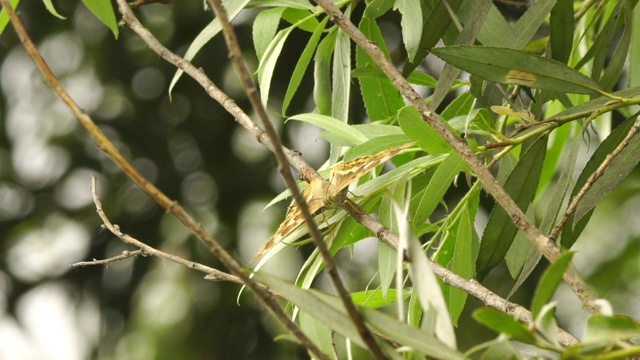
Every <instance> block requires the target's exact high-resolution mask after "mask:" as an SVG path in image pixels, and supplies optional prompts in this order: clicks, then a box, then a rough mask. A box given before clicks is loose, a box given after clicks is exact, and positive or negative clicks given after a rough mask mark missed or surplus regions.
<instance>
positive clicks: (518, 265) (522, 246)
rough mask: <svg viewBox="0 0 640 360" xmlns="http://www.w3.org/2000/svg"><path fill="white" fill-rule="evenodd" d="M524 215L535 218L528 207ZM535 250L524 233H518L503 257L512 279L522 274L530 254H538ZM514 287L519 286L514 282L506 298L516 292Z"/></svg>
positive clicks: (531, 209)
mask: <svg viewBox="0 0 640 360" xmlns="http://www.w3.org/2000/svg"><path fill="white" fill-rule="evenodd" d="M526 215H527V217H528V218H529V219H534V218H535V210H534V207H533V206H529V208H528V209H527V212H526ZM537 249H538V248H537V247H536V246H535V245H534V244H533V243H532V242H531V240H529V238H528V237H527V235H526V234H525V233H523V232H522V231H518V233H517V234H516V237H515V238H514V239H513V242H512V243H511V246H510V247H509V251H507V254H506V255H505V257H504V261H505V263H506V264H507V268H508V269H509V275H511V277H512V278H514V279H515V278H518V275H519V274H521V273H522V270H523V268H524V265H525V264H526V263H527V260H529V258H530V257H531V256H532V255H531V254H532V253H533V254H538V252H536V250H537ZM536 258H537V256H536ZM532 260H533V259H532ZM537 263H538V261H537V260H536V264H537ZM516 285H517V286H518V287H519V286H520V284H518V283H517V281H516V284H515V285H514V286H513V288H512V290H511V292H510V293H509V296H507V298H510V297H511V295H512V294H513V292H514V291H515V290H517V288H516Z"/></svg>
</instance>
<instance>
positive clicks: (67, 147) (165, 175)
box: [0, 0, 640, 359]
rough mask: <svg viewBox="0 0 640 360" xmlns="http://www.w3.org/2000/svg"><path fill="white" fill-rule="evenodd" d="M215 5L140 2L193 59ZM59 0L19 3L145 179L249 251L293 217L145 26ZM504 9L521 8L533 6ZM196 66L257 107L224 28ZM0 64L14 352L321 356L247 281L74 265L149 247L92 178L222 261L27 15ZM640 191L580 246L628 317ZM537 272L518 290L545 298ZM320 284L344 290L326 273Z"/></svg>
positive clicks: (260, 157) (125, 265)
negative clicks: (61, 92) (47, 71)
mask: <svg viewBox="0 0 640 360" xmlns="http://www.w3.org/2000/svg"><path fill="white" fill-rule="evenodd" d="M202 6H203V4H202V2H201V1H180V2H177V1H176V2H174V3H173V4H169V5H151V6H146V7H143V8H142V9H139V10H137V11H136V12H137V14H138V16H139V17H140V19H141V21H142V22H143V24H145V25H146V26H148V27H149V29H150V30H151V31H152V32H153V33H154V34H155V35H156V36H157V37H158V38H159V40H160V41H162V42H163V43H164V44H165V45H166V46H167V47H168V48H169V49H172V50H173V51H175V52H177V53H179V54H183V53H184V52H185V51H186V49H187V47H188V46H189V44H190V42H191V41H192V40H193V39H194V38H195V36H196V35H197V34H198V33H199V32H200V30H201V29H202V28H203V27H204V26H206V24H207V23H208V22H209V21H210V20H211V17H212V15H211V13H210V12H204V11H203V8H202ZM56 7H57V9H58V11H59V12H60V13H61V14H62V15H64V16H66V17H67V19H66V20H60V19H57V18H55V17H53V16H52V15H51V14H50V13H48V12H47V11H46V9H45V8H44V6H43V4H42V3H41V2H40V1H23V2H22V3H21V4H20V7H19V13H20V16H21V18H22V20H23V21H24V22H25V24H26V26H27V29H28V31H29V33H30V35H31V36H32V38H33V40H34V42H35V43H36V44H37V45H38V47H39V49H40V51H41V52H42V54H43V56H44V57H45V59H46V60H47V61H48V63H49V65H50V67H51V68H52V70H53V71H54V73H55V74H57V75H58V76H59V78H60V79H61V81H62V83H63V85H64V86H65V87H66V89H67V90H68V91H69V92H70V93H71V95H72V96H73V97H74V99H75V100H76V101H77V102H78V103H79V104H80V105H81V106H82V107H83V108H84V109H85V110H86V111H87V112H88V113H89V114H90V115H91V116H92V117H93V118H94V119H95V120H96V121H97V123H98V124H99V126H100V127H101V129H102V130H103V131H104V132H105V133H106V134H107V136H108V137H109V138H110V139H111V141H113V142H114V143H115V144H116V146H117V147H118V148H119V149H120V151H121V152H123V154H125V156H126V157H127V158H128V159H129V160H130V161H131V162H132V164H133V165H134V166H135V167H136V168H137V169H138V170H139V171H141V172H142V174H144V175H145V176H146V177H147V178H148V179H149V180H150V181H152V182H153V183H155V184H156V185H157V186H158V187H159V188H160V189H161V190H162V191H164V192H165V193H166V194H167V195H168V196H169V197H170V198H172V199H175V200H178V201H179V202H180V203H181V204H183V205H184V206H185V208H186V209H187V210H188V211H189V212H190V213H191V214H193V215H194V217H195V218H196V219H197V220H198V221H200V222H201V223H202V224H203V225H204V226H205V228H206V229H207V230H208V231H210V232H211V233H213V234H214V236H215V238H216V239H217V240H218V241H220V242H221V243H222V244H223V245H224V246H225V247H226V248H227V249H229V251H230V252H232V253H233V254H235V255H237V256H238V257H239V258H240V259H242V260H243V261H245V262H248V260H249V259H251V257H252V256H253V254H254V253H255V250H256V249H257V248H258V247H259V246H260V244H261V243H262V242H263V241H265V240H266V239H267V238H268V237H269V235H270V234H271V232H272V231H273V230H274V228H275V227H277V224H278V223H279V221H280V219H281V218H282V216H283V214H284V211H285V205H284V204H280V206H277V207H271V208H269V209H267V210H265V211H263V209H264V206H265V205H266V204H267V203H268V202H269V201H270V199H271V198H273V196H275V195H276V194H277V193H279V192H280V191H281V190H282V189H283V185H282V181H281V180H280V179H279V175H278V174H277V172H276V171H275V169H274V161H273V159H272V158H271V157H270V155H269V154H268V153H267V151H266V150H265V149H264V148H263V147H261V146H260V145H258V144H257V143H256V142H255V139H254V138H253V137H252V136H251V135H249V134H248V133H247V132H245V131H244V130H243V129H241V128H240V127H239V126H237V125H236V124H235V122H234V120H233V118H232V117H231V116H230V115H228V114H227V113H226V112H224V111H223V110H222V108H221V107H220V106H219V105H218V104H217V103H215V102H214V101H213V100H212V99H210V98H209V97H208V96H207V95H206V94H205V92H204V91H203V90H202V88H200V87H199V86H198V85H197V84H196V83H195V82H194V81H192V80H190V79H189V78H187V77H186V76H185V77H183V78H182V79H181V80H180V82H179V83H178V85H177V86H176V87H175V89H174V91H173V94H172V101H170V99H169V97H168V94H167V87H168V84H169V82H170V81H171V78H172V76H173V74H174V68H173V67H172V66H171V65H169V64H167V63H165V62H164V61H163V60H162V59H160V58H159V57H158V56H157V55H156V54H154V53H152V52H151V51H150V50H149V49H148V48H147V47H146V45H144V44H143V43H142V41H141V40H140V39H139V38H138V37H137V35H135V34H133V33H132V32H131V31H130V30H129V29H127V28H121V33H120V38H119V39H117V40H116V39H114V38H113V36H112V34H111V33H110V32H109V31H108V29H107V28H106V27H105V26H104V25H102V24H101V23H100V22H99V21H98V20H97V19H96V18H95V17H94V16H93V15H92V14H91V13H90V12H89V11H88V10H87V9H86V8H85V7H84V6H83V5H82V4H81V3H80V2H79V1H70V0H67V1H59V2H56ZM503 10H505V11H507V12H508V14H509V15H511V16H517V15H518V12H519V11H520V10H519V8H517V7H516V8H513V9H508V8H507V9H503ZM255 14H256V13H255V12H254V11H245V12H244V13H242V14H241V15H240V16H239V17H238V18H237V19H236V21H235V22H234V25H236V30H237V31H238V35H239V36H240V39H241V42H242V43H243V45H242V46H243V49H244V51H245V53H246V54H247V59H248V61H249V63H250V66H251V67H252V68H254V69H255V55H254V52H253V48H252V45H251V40H250V39H251V22H252V19H253V17H254V16H255ZM386 20H387V21H386V22H384V23H382V24H381V27H382V28H383V31H384V32H385V35H386V36H388V40H387V42H388V44H389V46H390V50H391V51H392V52H394V51H401V50H399V47H398V46H397V45H398V44H399V29H398V26H397V21H396V22H394V21H393V20H395V19H394V18H393V15H390V18H389V19H386ZM292 36H293V38H292V40H290V41H289V42H288V43H287V45H286V46H285V52H286V53H288V54H289V55H283V56H282V59H292V64H286V63H279V65H278V68H277V69H278V71H277V73H276V74H275V75H274V78H278V77H282V78H283V79H286V80H283V81H282V82H280V84H279V87H276V88H272V94H273V95H272V96H273V97H274V98H275V99H276V101H275V102H276V103H277V102H278V100H277V98H278V97H282V95H283V93H284V90H285V89H286V85H287V81H288V79H289V76H288V74H289V73H290V71H291V69H292V67H293V61H296V60H297V57H298V54H299V53H300V51H301V49H302V48H303V46H304V45H305V43H306V39H307V38H308V35H307V34H300V33H295V32H294V33H293V34H292ZM394 46H395V47H394ZM194 62H195V64H196V65H197V66H200V67H202V68H203V69H204V70H205V71H206V73H207V74H208V76H209V77H210V78H211V79H212V80H213V81H214V82H215V83H216V84H218V86H219V87H221V88H222V89H223V90H224V91H225V92H227V93H228V94H229V95H230V96H231V97H233V98H235V99H236V101H237V102H238V105H239V106H241V107H242V108H243V109H245V110H246V111H247V112H248V113H249V114H251V111H250V110H249V105H248V102H247V101H246V99H245V97H244V95H243V93H242V90H241V88H240V87H239V82H238V81H237V80H236V76H235V73H234V72H233V70H232V68H231V65H230V64H229V62H228V58H227V54H226V49H225V48H224V42H223V40H222V38H221V37H217V38H215V39H214V40H213V41H212V42H211V43H209V44H208V45H207V46H205V47H204V49H203V50H202V51H201V53H200V54H199V55H198V56H197V57H196V59H195V61H194ZM0 64H1V65H0V84H1V88H2V93H1V97H0V124H1V126H0V241H1V242H0V311H1V312H0V359H5V358H7V359H8V358H11V359H84V358H113V359H127V358H130V359H175V358H194V359H198V358H202V359H231V358H233V359H267V358H273V359H276V358H278V359H284V358H297V357H302V358H304V357H306V356H307V355H306V353H304V352H303V351H301V348H300V347H298V346H297V345H295V344H292V343H290V342H288V341H287V340H281V341H277V342H274V341H273V337H274V336H275V335H277V334H279V333H282V329H281V328H280V327H279V326H278V325H276V324H275V323H274V322H273V321H272V319H271V317H270V315H268V314H266V313H265V311H264V310H262V309H261V308H260V306H258V305H257V304H256V303H255V301H254V298H253V296H251V295H250V294H248V293H247V292H245V293H243V295H242V296H241V297H240V298H239V299H238V298H237V295H238V291H239V289H240V287H239V286H238V285H235V284H226V283H212V282H208V281H204V280H203V279H202V274H200V273H197V272H194V271H190V270H188V269H186V268H184V267H180V266H176V265H174V264H172V263H168V262H166V261H163V260H159V259H154V258H136V259H127V260H124V261H120V262H118V263H115V264H111V265H109V266H107V267H98V266H96V267H87V268H79V269H75V270H70V269H69V265H70V264H72V263H74V262H77V261H81V260H90V259H94V258H95V259H103V258H107V257H111V256H114V255H117V254H120V253H121V252H122V251H123V250H132V249H131V248H130V247H127V246H125V245H124V244H123V243H122V242H121V241H120V240H118V239H117V238H115V237H114V236H112V235H111V234H109V233H108V232H106V231H102V230H101V229H100V221H99V218H98V216H97V214H96V213H95V208H94V206H93V203H92V200H91V193H90V190H89V185H90V175H91V174H96V175H97V176H98V188H99V192H100V195H101V197H102V200H103V205H104V208H105V211H106V213H107V215H108V216H109V217H110V219H111V220H112V222H113V223H116V224H118V225H120V227H121V228H122V230H123V231H124V232H126V233H128V234H130V235H131V236H134V237H137V238H138V239H140V240H142V241H144V242H146V243H148V244H150V245H152V246H154V247H158V248H160V249H162V250H164V251H167V252H171V253H175V254H177V255H180V256H183V257H185V258H189V259H192V260H194V261H199V262H202V263H204V264H207V265H209V266H212V267H216V268H221V266H220V264H219V263H218V262H217V261H216V260H215V259H214V258H213V256H212V255H211V254H210V253H209V252H208V250H207V249H206V248H205V247H204V246H202V245H201V244H200V243H199V242H198V240H197V239H195V238H194V237H193V236H191V235H189V233H188V232H187V231H186V230H185V229H184V228H183V227H182V226H181V225H180V224H179V223H178V222H177V221H176V220H174V219H173V218H172V217H171V216H169V215H167V214H165V213H164V212H163V211H162V209H161V208H159V207H158V206H157V205H156V204H155V203H154V202H153V201H152V200H151V199H150V198H148V197H147V196H146V195H145V194H144V193H143V192H142V191H141V190H139V189H138V188H137V187H136V186H135V185H134V184H133V183H132V182H131V181H130V180H129V179H128V178H126V177H125V176H124V175H123V174H122V173H121V171H120V170H119V169H118V168H116V167H115V165H114V164H113V163H112V162H111V161H110V160H109V159H108V158H106V156H105V155H104V154H102V153H101V152H100V151H99V150H98V149H97V148H96V146H95V143H94V141H93V140H92V139H91V138H90V137H89V136H88V135H87V133H86V132H85V131H84V129H83V128H81V127H80V126H79V124H78V123H77V121H76V120H75V119H74V118H73V117H72V116H71V114H70V113H69V111H68V110H67V109H66V108H65V107H64V105H63V104H62V102H60V101H59V100H58V99H57V98H56V97H55V96H54V95H53V93H52V92H51V91H50V90H49V89H48V88H47V87H46V86H45V85H44V83H43V81H42V79H41V77H40V74H39V72H38V71H37V70H36V68H35V66H34V65H33V63H32V62H31V60H30V59H29V58H28V56H27V54H26V52H25V51H24V49H23V48H22V46H21V44H20V41H19V40H18V39H17V37H16V35H15V33H14V31H13V29H11V28H10V26H9V27H8V28H7V30H6V31H5V32H4V33H3V34H2V36H0ZM308 75H310V74H308ZM308 80H311V77H310V76H309V77H308ZM312 86H313V84H312V83H311V81H306V82H304V84H303V88H302V89H301V93H305V94H310V93H311V90H312ZM356 93H357V92H356ZM295 100H296V102H295V103H294V104H293V105H292V108H291V110H290V112H291V113H296V112H300V111H303V110H304V111H311V110H312V103H311V102H310V101H309V99H305V98H296V99H295ZM351 108H352V118H353V119H355V120H354V121H355V122H358V121H362V120H361V119H363V118H364V114H363V112H362V106H360V103H359V100H358V96H353V103H352V106H351ZM275 112H277V109H276V110H275ZM274 120H276V123H277V125H278V126H281V125H282V121H281V120H280V119H277V118H275V119H274ZM283 133H284V139H285V140H284V141H285V143H286V144H288V145H290V146H291V147H292V148H295V149H298V150H300V151H301V152H302V153H303V156H304V157H305V159H307V160H308V161H309V162H310V163H311V164H313V165H319V164H320V163H321V162H322V159H323V154H324V150H325V149H326V145H325V144H324V142H323V140H316V138H317V134H318V132H317V130H316V129H314V128H312V127H310V126H301V125H299V124H293V123H290V124H287V129H286V131H285V129H283ZM637 192H638V177H637V174H634V175H633V176H631V177H630V178H629V179H628V180H627V181H626V182H625V183H624V184H623V186H621V187H620V189H618V190H616V192H614V193H613V194H612V195H611V196H610V197H609V198H608V200H607V201H606V202H605V203H604V204H602V205H601V206H600V208H598V210H597V211H596V213H595V215H594V218H593V220H592V223H591V224H590V226H589V227H588V228H587V231H586V232H585V234H584V235H583V239H581V240H580V242H579V243H578V244H577V248H578V250H579V252H580V253H579V254H578V255H577V256H576V257H575V259H576V265H577V267H578V268H579V270H580V271H581V273H582V274H584V276H585V277H588V278H589V279H588V281H589V282H591V283H593V284H594V285H595V286H596V287H597V289H598V290H599V291H600V293H601V295H602V296H603V297H606V298H608V299H612V300H613V301H614V309H615V310H616V311H617V312H622V313H626V314H628V315H632V316H636V317H638V316H639V315H640V308H638V306H639V305H638V304H640V302H638V301H634V302H630V301H629V299H633V298H636V299H637V298H640V283H638V279H640V276H639V275H640V274H639V273H640V266H639V265H640V262H639V261H638V259H639V258H638V254H639V253H640V245H639V244H640V243H639V242H638V241H637V236H638V234H640V222H638V221H634V219H635V218H636V217H637V216H638V214H639V213H640V211H639V210H640V204H639V203H638V200H639V199H638V198H637V197H634V196H633V195H634V194H637ZM541 208H542V209H541V210H543V207H541ZM488 209H490V208H488ZM485 213H486V212H485ZM480 221H482V219H480ZM611 224H615V225H614V226H612V225H611ZM603 243H606V244H608V245H607V246H606V248H607V251H606V252H603V251H602V249H603V245H602V244H603ZM591 244H596V245H597V246H592V245H591ZM592 249H593V250H592ZM304 251H305V250H304V249H303V250H302V251H297V250H296V249H286V251H284V252H283V253H282V254H280V255H279V258H278V260H275V261H273V264H271V265H270V266H268V270H269V271H271V272H273V273H276V274H278V275H280V276H282V277H285V278H288V279H294V278H295V276H296V274H297V272H298V269H299V267H300V265H301V263H302V261H303V255H302V253H303V252H304ZM356 252H357V254H358V256H357V257H356V258H354V259H351V258H350V255H349V254H346V253H345V254H340V257H341V258H342V259H343V260H344V261H342V262H341V270H342V271H343V273H344V274H345V276H346V277H347V279H348V280H347V281H348V282H349V284H350V285H353V287H354V288H364V287H365V286H366V284H367V282H368V281H369V279H370V278H371V277H372V276H373V274H374V273H375V255H376V253H375V240H367V241H363V242H362V243H359V244H358V246H357V249H356ZM223 270H224V269H223ZM502 270H503V271H502V272H500V271H494V274H492V276H491V277H490V278H489V279H487V280H486V281H487V282H488V283H489V284H491V285H490V287H492V288H494V289H495V288H498V289H501V290H502V291H503V292H504V293H506V292H507V291H508V290H509V288H510V284H511V280H510V279H509V278H508V274H507V273H506V271H504V269H502ZM535 278H536V276H534V277H533V278H532V279H531V280H530V281H529V282H528V283H527V284H526V286H525V287H524V288H523V289H522V290H521V291H520V292H519V293H518V294H517V295H516V298H515V299H514V300H519V301H520V302H522V303H524V304H525V305H528V299H529V298H530V296H531V291H532V290H531V288H532V286H534V285H535ZM318 287H320V288H324V289H327V290H330V287H329V286H327V284H326V281H324V279H323V278H320V279H319V280H318ZM563 294H564V292H562V291H561V293H560V294H559V295H558V299H559V301H560V305H559V312H560V313H564V314H569V315H567V316H565V317H564V318H561V319H560V321H561V325H563V326H564V327H565V328H567V329H568V330H570V331H571V330H572V331H573V332H574V334H576V335H581V333H580V331H581V330H580V329H581V326H582V325H583V324H582V323H581V322H580V321H579V320H577V321H576V319H580V318H581V317H580V316H573V315H572V314H575V315H581V314H584V310H582V309H581V308H580V306H579V305H577V303H576V302H575V300H574V299H573V298H572V296H571V295H570V294H567V295H566V296H564V295H563ZM615 299H624V301H622V302H621V303H616V302H615ZM238 303H239V304H238ZM469 305H470V307H472V308H473V307H477V306H478V305H479V301H477V300H475V299H470V301H469ZM459 332H460V335H459V337H460V343H461V347H465V346H469V345H471V344H474V343H477V342H478V341H479V339H489V338H491V337H492V334H491V333H490V332H487V331H484V330H481V329H480V328H479V326H478V325H475V324H474V323H473V322H472V321H471V320H469V317H468V314H467V315H466V316H464V317H463V318H462V320H461V324H460V327H459Z"/></svg>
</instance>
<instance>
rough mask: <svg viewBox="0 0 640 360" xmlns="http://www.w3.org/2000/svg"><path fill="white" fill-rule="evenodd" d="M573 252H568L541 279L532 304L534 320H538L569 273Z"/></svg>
mask: <svg viewBox="0 0 640 360" xmlns="http://www.w3.org/2000/svg"><path fill="white" fill-rule="evenodd" d="M573 254H574V253H573V252H567V253H565V254H562V256H560V257H559V258H558V259H557V260H556V261H555V262H554V263H553V264H551V266H549V268H547V270H545V272H544V274H542V277H541V278H540V282H539V283H538V287H537V288H536V292H535V293H534V295H533V302H532V303H531V314H532V315H533V318H534V319H535V318H537V317H538V315H539V314H540V310H542V307H543V306H544V305H545V304H546V303H548V302H549V301H550V300H551V297H552V296H553V294H554V293H555V292H556V289H557V288H558V285H560V282H561V281H562V276H563V275H564V272H565V271H567V269H568V268H569V265H571V259H572V258H573Z"/></svg>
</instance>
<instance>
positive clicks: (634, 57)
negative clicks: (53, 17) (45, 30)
mask: <svg viewBox="0 0 640 360" xmlns="http://www.w3.org/2000/svg"><path fill="white" fill-rule="evenodd" d="M638 24H640V7H638V6H636V7H635V8H634V10H633V26H632V28H631V30H632V32H633V33H632V34H631V51H629V86H638V85H640V26H638ZM0 33H1V31H0Z"/></svg>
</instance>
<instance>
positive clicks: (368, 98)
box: [356, 17, 404, 121]
mask: <svg viewBox="0 0 640 360" xmlns="http://www.w3.org/2000/svg"><path fill="white" fill-rule="evenodd" d="M359 29H360V31H362V33H363V34H364V35H365V36H366V37H367V38H369V39H370V40H372V41H375V42H376V43H377V44H378V46H380V49H381V50H382V51H383V52H384V53H385V55H386V56H387V57H388V56H389V55H388V51H387V48H386V45H385V43H384V39H383V38H382V34H381V33H380V29H379V28H378V25H377V24H376V22H375V20H373V19H370V18H367V17H365V18H363V19H362V21H361V22H360V26H359ZM356 65H357V66H358V68H369V69H372V72H373V73H377V74H379V75H380V76H377V75H376V76H372V77H366V78H362V77H361V78H359V79H358V80H359V82H360V90H361V93H362V99H363V101H364V105H365V109H366V110H367V115H368V116H369V119H370V120H371V121H376V120H385V119H389V118H392V117H393V116H395V115H396V113H397V112H398V110H399V109H401V108H402V107H403V106H404V100H403V99H402V96H401V95H400V92H398V90H397V89H396V88H395V87H394V86H393V84H392V83H391V80H389V79H388V78H387V77H386V76H385V75H384V73H383V72H382V70H380V68H379V67H378V66H377V65H376V64H375V62H374V61H373V60H372V59H371V57H369V55H368V54H367V53H366V52H365V51H364V50H362V48H360V47H359V46H358V48H357V49H356Z"/></svg>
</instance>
